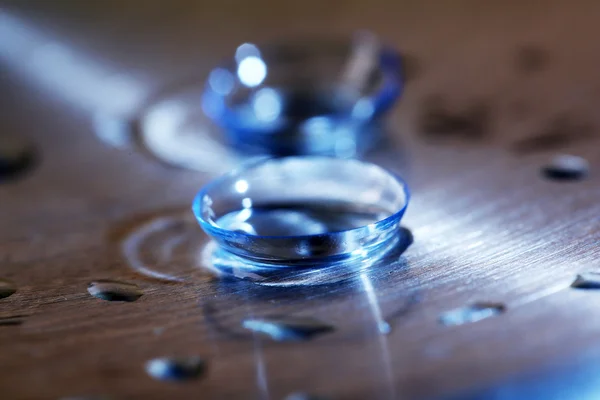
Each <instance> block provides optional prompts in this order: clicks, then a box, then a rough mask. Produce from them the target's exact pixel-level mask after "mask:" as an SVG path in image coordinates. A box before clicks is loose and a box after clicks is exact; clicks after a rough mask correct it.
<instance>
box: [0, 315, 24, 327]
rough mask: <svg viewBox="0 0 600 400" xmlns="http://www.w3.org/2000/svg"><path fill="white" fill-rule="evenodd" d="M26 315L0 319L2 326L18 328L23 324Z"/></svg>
mask: <svg viewBox="0 0 600 400" xmlns="http://www.w3.org/2000/svg"><path fill="white" fill-rule="evenodd" d="M23 317H25V315H11V316H9V317H0V326H17V325H21V324H23V321H24V320H23Z"/></svg>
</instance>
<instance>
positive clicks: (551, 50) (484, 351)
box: [0, 0, 600, 399]
mask: <svg viewBox="0 0 600 400" xmlns="http://www.w3.org/2000/svg"><path fill="white" fill-rule="evenodd" d="M0 7H1V10H2V11H1V13H0V17H2V18H5V19H3V20H2V21H4V22H6V21H8V20H7V19H6V18H9V20H10V22H11V23H12V24H13V25H10V26H9V27H8V28H9V31H10V29H12V31H10V32H13V33H14V29H17V28H20V29H25V30H26V32H28V34H29V35H30V37H32V38H33V39H32V40H34V41H35V40H38V39H39V43H38V42H36V43H34V44H35V46H44V45H46V46H47V45H48V41H51V43H53V44H54V45H56V44H59V45H60V46H63V47H62V48H63V49H68V50H69V51H70V52H71V55H72V56H73V60H75V61H73V62H74V63H75V64H77V63H79V64H77V65H78V67H77V68H79V69H75V70H74V71H82V69H81V68H83V70H86V71H87V70H90V71H92V72H90V75H89V76H91V77H92V78H94V77H95V78H97V79H100V78H98V77H102V79H108V78H110V77H115V76H117V77H120V79H123V82H124V81H127V82H134V83H133V84H132V85H133V86H131V87H132V88H134V89H132V91H133V92H135V93H134V95H131V97H130V98H129V97H128V99H129V100H128V101H123V102H122V103H121V102H115V101H112V100H111V99H110V98H108V99H107V98H106V93H104V92H102V93H100V92H98V96H96V95H95V93H93V91H92V92H84V91H82V90H81V88H79V89H78V88H77V87H76V88H73V87H72V86H64V82H65V81H68V78H69V77H68V76H64V75H60V71H49V72H48V71H46V72H47V73H48V74H50V75H44V73H43V68H42V69H40V67H39V66H37V67H32V64H31V63H32V62H33V61H32V59H31V56H32V55H31V54H26V55H23V54H21V53H19V52H18V51H17V50H18V49H15V47H14V46H11V43H8V42H7V41H6V36H4V38H3V37H2V36H0V68H1V69H0V87H1V88H2V89H1V91H0V134H3V133H4V132H6V133H9V134H17V135H24V136H26V137H27V138H29V139H30V140H31V141H32V142H33V143H34V144H35V145H36V146H37V148H38V149H39V150H40V152H41V155H42V161H41V164H40V165H39V166H38V167H37V168H35V169H34V170H32V171H31V173H30V174H29V175H27V176H24V177H23V178H22V179H20V180H18V181H14V182H10V183H7V184H1V185H0V204H2V207H1V208H0V221H1V223H0V278H3V279H10V280H12V281H14V282H15V284H16V285H17V287H18V291H17V292H16V293H15V294H13V295H12V296H10V297H7V298H4V299H1V300H0V320H1V319H6V318H7V319H9V320H10V321H14V320H15V318H17V317H18V319H19V321H21V322H22V323H20V324H15V323H8V324H0V364H1V365H2V366H3V374H2V375H1V376H0V390H1V392H2V396H1V397H2V398H6V399H57V398H61V397H69V396H81V395H106V396H108V397H109V398H115V399H121V398H123V399H129V398H132V399H137V398H145V399H147V398H157V399H162V398H198V397H202V398H215V399H221V398H232V399H235V398H239V399H252V398H268V399H280V398H284V397H285V395H287V394H288V393H291V392H295V391H307V392H313V393H319V394H323V395H328V396H331V397H332V398H336V399H337V398H340V399H376V398H382V399H386V398H402V399H413V398H414V399H420V398H430V397H437V396H442V397H445V396H448V397H451V396H459V397H458V398H460V397H462V396H463V394H464V395H465V396H466V394H472V393H475V396H478V394H479V395H480V396H485V398H492V396H494V393H497V392H494V390H497V388H503V387H512V388H513V390H515V393H516V394H517V395H519V394H522V395H523V396H525V393H531V392H525V390H526V389H525V388H531V387H534V386H532V385H533V383H531V382H534V381H535V382H549V381H551V382H556V381H559V382H560V381H561V377H564V381H563V382H564V387H566V389H565V390H567V392H560V393H571V392H569V390H573V391H574V392H572V393H577V392H576V390H577V389H578V388H579V389H581V390H583V386H582V385H580V384H579V383H577V382H579V381H577V380H576V379H569V377H568V376H566V375H567V374H566V373H564V374H563V373H562V372H561V371H563V369H561V366H563V365H567V366H573V370H574V371H580V370H583V371H587V373H589V374H590V375H592V376H594V375H593V374H595V368H593V365H594V363H595V362H597V360H598V354H597V337H598V334H599V333H600V325H599V324H598V323H597V321H598V318H597V314H598V307H597V306H598V304H599V302H600V297H598V293H594V291H589V290H588V291H580V290H574V289H571V288H569V285H570V283H571V282H572V280H573V279H575V276H576V275H577V274H578V273H579V272H581V271H586V270H596V271H598V270H599V268H600V265H599V264H598V259H599V257H600V245H599V242H600V217H599V215H600V209H599V207H600V206H599V204H600V190H599V188H600V174H598V168H599V166H600V152H599V148H600V147H599V146H600V141H599V138H598V126H599V124H600V119H599V118H600V117H599V116H598V113H597V112H596V107H597V103H598V100H599V99H600V97H599V96H600V91H599V90H600V81H599V79H600V78H599V77H598V74H597V71H598V67H599V66H600V48H599V46H600V45H599V44H598V41H596V40H595V37H596V36H597V34H598V30H599V29H600V28H599V27H598V24H597V17H596V16H597V15H599V14H598V13H599V12H600V4H597V3H596V2H593V1H580V2H574V3H569V2H561V1H546V2H543V3H540V2H533V1H530V2H529V1H526V2H476V1H460V2H447V3H443V2H442V3H440V2H436V1H420V2H388V1H378V2H375V3H373V2H372V3H368V4H367V3H365V2H364V1H350V2H329V3H327V4H325V5H324V4H322V3H321V2H316V1H312V0H310V1H303V2H275V1H267V0H264V1H258V2H256V1H255V2H215V3H205V2H198V3H193V2H183V1H178V2H170V3H168V4H167V3H164V2H157V1H151V2H143V3H142V2H137V1H130V2H125V3H124V4H123V3H122V2H118V1H110V2H92V3H90V2H76V1H55V2H42V1H29V2H16V1H12V2H7V1H5V2H3V5H2V6H0ZM15 23H16V24H17V25H14V24H15ZM6 26H7V25H4V28H5V29H6ZM358 28H369V29H373V30H374V31H375V32H376V33H378V34H380V35H381V36H382V37H384V38H385V39H387V41H389V42H390V43H391V44H393V45H394V46H396V47H397V48H398V49H400V51H402V52H404V53H406V54H409V55H411V57H414V59H415V60H418V65H419V73H418V74H416V75H415V76H414V78H413V79H412V80H411V81H409V82H408V84H407V87H406V92H405V95H404V97H403V99H402V101H401V102H400V104H399V105H398V107H397V108H396V109H395V111H394V113H393V114H392V115H391V117H390V125H391V127H392V128H393V131H394V136H393V138H392V140H393V141H394V142H395V143H396V144H397V146H398V147H399V148H400V149H401V150H402V151H401V152H399V153H398V154H401V155H402V157H403V159H402V160H400V159H399V158H400V156H398V157H397V159H395V160H393V161H390V158H389V157H388V158H385V159H383V158H382V159H381V162H382V163H384V164H385V165H387V166H388V167H391V168H394V169H397V170H398V171H399V172H401V173H402V174H403V175H404V176H405V177H406V178H407V180H408V181H409V182H410V185H411V188H412V191H413V194H414V196H413V199H412V203H411V205H410V206H409V211H408V214H407V216H406V220H405V225H406V226H407V227H408V228H410V230H411V231H412V233H413V235H414V238H415V240H414V244H413V245H412V246H411V247H409V249H408V250H407V252H406V253H405V254H404V256H403V258H402V259H401V260H399V261H398V262H397V263H395V264H393V265H391V266H390V267H388V268H382V269H381V270H377V271H372V272H371V273H369V274H368V276H367V277H365V278H363V280H362V281H361V280H358V281H356V282H353V283H348V284H340V285H328V286H324V287H314V288H304V289H283V288H279V289H276V288H265V287H260V286H257V285H253V284H251V283H247V282H222V281H215V280H210V279H207V278H202V277H196V278H195V280H191V281H188V282H184V283H165V282H161V281H157V280H152V279H149V278H147V277H144V276H142V275H140V274H137V273H135V272H134V271H133V270H132V269H131V268H129V267H128V265H127V263H126V261H125V260H124V258H123V255H122V252H121V248H120V245H121V242H120V241H119V239H120V238H122V237H123V234H124V233H126V232H128V231H129V230H130V229H131V228H132V227H135V226H138V224H139V223H140V221H144V220H147V219H148V216H160V215H166V214H168V213H171V212H173V210H184V209H187V207H189V204H190V203H191V199H192V197H193V195H194V193H195V192H196V191H197V190H198V188H199V187H200V186H201V185H202V184H203V183H204V182H206V181H207V180H208V179H209V178H210V174H207V173H197V172H192V171H185V170H179V169H175V168H171V167H166V166H164V165H163V164H161V163H159V162H156V160H154V159H152V158H151V157H148V156H147V155H145V154H144V153H143V152H142V151H139V149H137V148H135V147H133V148H130V149H126V150H118V149H114V148H111V147H109V146H106V145H105V144H104V143H102V142H101V141H100V140H98V138H97V137H96V135H95V133H94V129H93V116H94V115H96V114H97V113H98V112H102V113H113V114H116V115H119V116H120V117H123V118H125V119H135V118H137V117H138V116H139V115H140V114H142V113H143V112H144V110H145V109H146V107H148V105H149V104H151V103H152V102H153V101H155V100H156V99H157V98H158V97H160V96H162V95H164V93H165V92H168V90H165V88H169V87H171V86H172V85H177V84H178V82H181V81H182V80H184V79H189V78H190V77H194V76H197V77H199V79H201V78H203V77H204V76H205V75H206V73H207V72H208V70H209V68H210V67H211V66H212V65H214V64H215V63H216V62H217V61H218V60H219V59H221V58H222V57H224V56H226V55H228V54H231V52H232V49H234V48H235V45H236V44H239V43H241V42H243V41H247V40H251V41H265V40H269V39H272V38H276V37H277V38H279V37H284V36H288V35H289V36H294V35H300V34H306V33H322V34H345V33H350V32H352V31H354V30H355V29H358ZM17 36H18V35H17ZM10 39H11V40H16V39H15V37H12V38H10ZM36 48H37V47H36ZM47 49H48V47H46V51H47ZM50 49H52V48H50ZM48 76H50V78H48ZM55 77H58V78H60V79H59V80H58V81H54V80H53V79H55ZM102 79H100V80H99V81H98V82H99V83H98V82H96V81H95V80H92V82H91V83H90V85H91V87H92V88H98V87H100V86H102V85H104V83H105V81H104V80H102ZM110 82H111V81H110V80H109V83H110ZM112 82H113V83H114V81H112ZM98 85H100V86H98ZM106 86H107V87H110V85H108V84H106ZM117 86H119V85H117ZM130 94H131V93H130ZM103 96H105V97H103ZM432 98H434V99H435V98H437V99H438V100H437V101H438V102H439V103H440V104H441V109H442V111H443V113H446V114H449V115H451V116H456V115H458V116H460V117H461V118H463V117H464V116H465V115H467V116H468V115H472V114H469V113H470V110H473V109H475V110H482V109H483V110H487V111H486V112H487V113H488V116H487V117H486V118H487V119H484V120H483V121H482V120H478V121H476V122H477V123H479V124H482V125H481V126H482V127H483V128H481V129H480V131H481V132H480V135H478V136H477V137H475V138H473V137H469V136H465V135H461V134H455V132H454V133H453V131H452V130H449V131H448V132H447V135H441V136H442V137H440V135H439V134H438V135H431V134H427V132H425V130H426V129H425V127H424V126H423V124H424V118H432V117H435V115H433V116H432V112H431V110H430V108H429V107H430V106H431V99H432ZM434 111H436V110H434ZM436 112H438V114H439V110H438V111H436ZM433 114H435V113H433ZM475 114H477V113H475ZM484 114H485V113H484ZM438 117H439V115H438ZM557 120H562V121H564V120H567V121H568V124H566V125H567V128H565V132H566V133H565V138H564V140H563V141H560V140H559V141H558V144H557V145H555V146H554V147H553V146H550V147H548V146H547V145H544V143H547V142H544V139H543V138H542V139H541V140H539V141H536V140H531V138H532V137H539V136H542V137H543V136H544V135H547V134H555V133H553V132H555V131H554V130H553V129H554V128H555V127H556V125H557V123H556V121H557ZM434 122H435V121H434ZM584 133H585V134H584ZM579 136H582V137H581V138H580V139H579V138H578V137H579ZM574 137H575V139H573V138H574ZM526 139H529V142H526V143H529V144H528V147H527V151H519V150H518V149H519V145H518V144H519V143H523V140H526ZM531 143H533V145H532V144H531ZM535 143H542V144H541V145H539V148H536V145H535ZM521 146H522V145H521ZM562 152H566V153H570V154H576V155H579V156H582V157H585V158H586V159H587V160H588V161H589V162H590V164H591V174H590V176H589V177H588V178H587V179H584V180H581V181H578V182H565V183H559V182H554V181H549V180H547V179H544V178H543V177H542V176H541V174H540V168H541V167H542V166H543V165H545V163H546V162H548V161H549V160H550V159H551V158H552V157H553V156H554V155H555V154H557V153H562ZM96 279H118V280H123V281H126V282H131V283H135V284H137V285H138V286H139V287H140V288H141V290H143V292H144V295H143V296H142V297H140V298H139V299H138V300H137V301H134V302H130V303H116V302H108V301H103V300H101V299H98V298H95V297H92V296H90V295H89V293H88V291H87V285H88V283H89V282H90V281H93V280H96ZM369 282H370V285H372V288H373V289H372V290H371V288H370V286H369ZM477 301H483V302H499V303H502V304H504V305H505V306H506V311H505V312H504V313H502V314H500V315H498V316H496V317H494V318H489V319H486V320H482V321H479V322H477V323H473V324H467V325H462V326H454V327H450V326H443V325H441V324H440V323H439V321H438V318H439V316H440V314H441V313H443V312H446V311H449V310H452V309H455V308H458V307H462V306H465V305H469V304H472V303H474V302H477ZM274 312H277V313H286V314H302V315H307V314H309V315H311V316H314V317H316V318H319V319H322V320H325V321H330V322H332V323H334V324H335V325H336V326H338V329H337V330H336V331H335V332H332V333H330V334H327V335H322V336H319V337H317V338H315V339H314V340H312V341H309V342H298V343H277V342H272V341H269V340H266V339H263V338H258V337H253V336H251V335H250V336H249V335H247V334H242V335H230V333H231V332H232V331H233V332H239V323H240V321H241V320H242V319H243V318H244V317H246V316H247V315H249V314H258V315H264V314H269V313H274ZM378 313H380V314H382V315H383V316H385V317H386V318H388V317H389V319H390V324H391V325H392V332H391V333H390V334H389V335H385V336H384V335H380V334H379V333H378V331H377V326H376V322H377V318H376V316H377V314H378ZM168 355H200V356H202V357H206V358H207V360H208V362H209V371H208V374H207V375H206V377H204V378H203V379H200V380H198V381H197V382H190V383H185V384H174V383H165V382H160V381H156V380H153V379H152V378H150V377H149V376H148V375H147V374H146V373H145V371H144V364H145V362H146V361H148V360H150V359H152V358H155V357H162V356H168ZM584 356H585V357H584ZM555 368H557V369H556V371H559V372H560V373H559V374H558V375H557V374H556V373H554V372H553V371H555ZM563 368H564V367H563ZM569 369H570V368H569ZM530 376H535V377H539V379H538V380H537V381H536V380H532V379H529V378H528V377H530ZM536 379H537V378H536ZM514 382H516V383H514ZM511 385H513V386H511ZM531 390H535V389H531ZM557 393H558V392H557ZM552 395H554V394H549V395H548V394H546V395H545V397H544V398H552V397H551V396H552ZM562 398H566V397H562ZM572 398H579V397H578V395H577V394H575V395H573V397H572Z"/></svg>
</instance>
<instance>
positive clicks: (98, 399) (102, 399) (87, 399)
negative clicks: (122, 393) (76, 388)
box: [60, 396, 111, 400]
mask: <svg viewBox="0 0 600 400" xmlns="http://www.w3.org/2000/svg"><path fill="white" fill-rule="evenodd" d="M60 400H111V399H110V397H106V396H73V397H61V399H60Z"/></svg>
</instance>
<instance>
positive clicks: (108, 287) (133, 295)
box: [88, 279, 144, 302]
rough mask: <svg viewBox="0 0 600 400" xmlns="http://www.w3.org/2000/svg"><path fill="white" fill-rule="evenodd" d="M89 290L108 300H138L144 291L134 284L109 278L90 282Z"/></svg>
mask: <svg viewBox="0 0 600 400" xmlns="http://www.w3.org/2000/svg"><path fill="white" fill-rule="evenodd" d="M88 292H89V293H90V294H91V295H92V296H94V297H97V298H99V299H102V300H107V301H128V302H131V301H136V300H137V299H139V298H140V297H141V296H142V295H143V294H144V293H143V292H142V291H141V290H140V288H139V287H138V286H137V285H135V284H133V283H127V282H121V281H114V280H109V279H102V280H97V281H94V282H91V283H90V284H88Z"/></svg>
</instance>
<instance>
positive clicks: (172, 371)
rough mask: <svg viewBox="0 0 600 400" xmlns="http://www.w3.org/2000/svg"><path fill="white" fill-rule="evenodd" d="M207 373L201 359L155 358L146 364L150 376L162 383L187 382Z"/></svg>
mask: <svg viewBox="0 0 600 400" xmlns="http://www.w3.org/2000/svg"><path fill="white" fill-rule="evenodd" d="M205 371H206V362H205V361H204V359H203V358H201V357H196V356H194V357H180V358H170V357H163V358H155V359H153V360H150V361H148V362H147V363H146V372H147V373H148V375H150V376H152V377H153V378H155V379H158V380H161V381H186V380H192V379H196V378H198V377H200V376H201V375H203V374H204V372H205Z"/></svg>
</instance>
